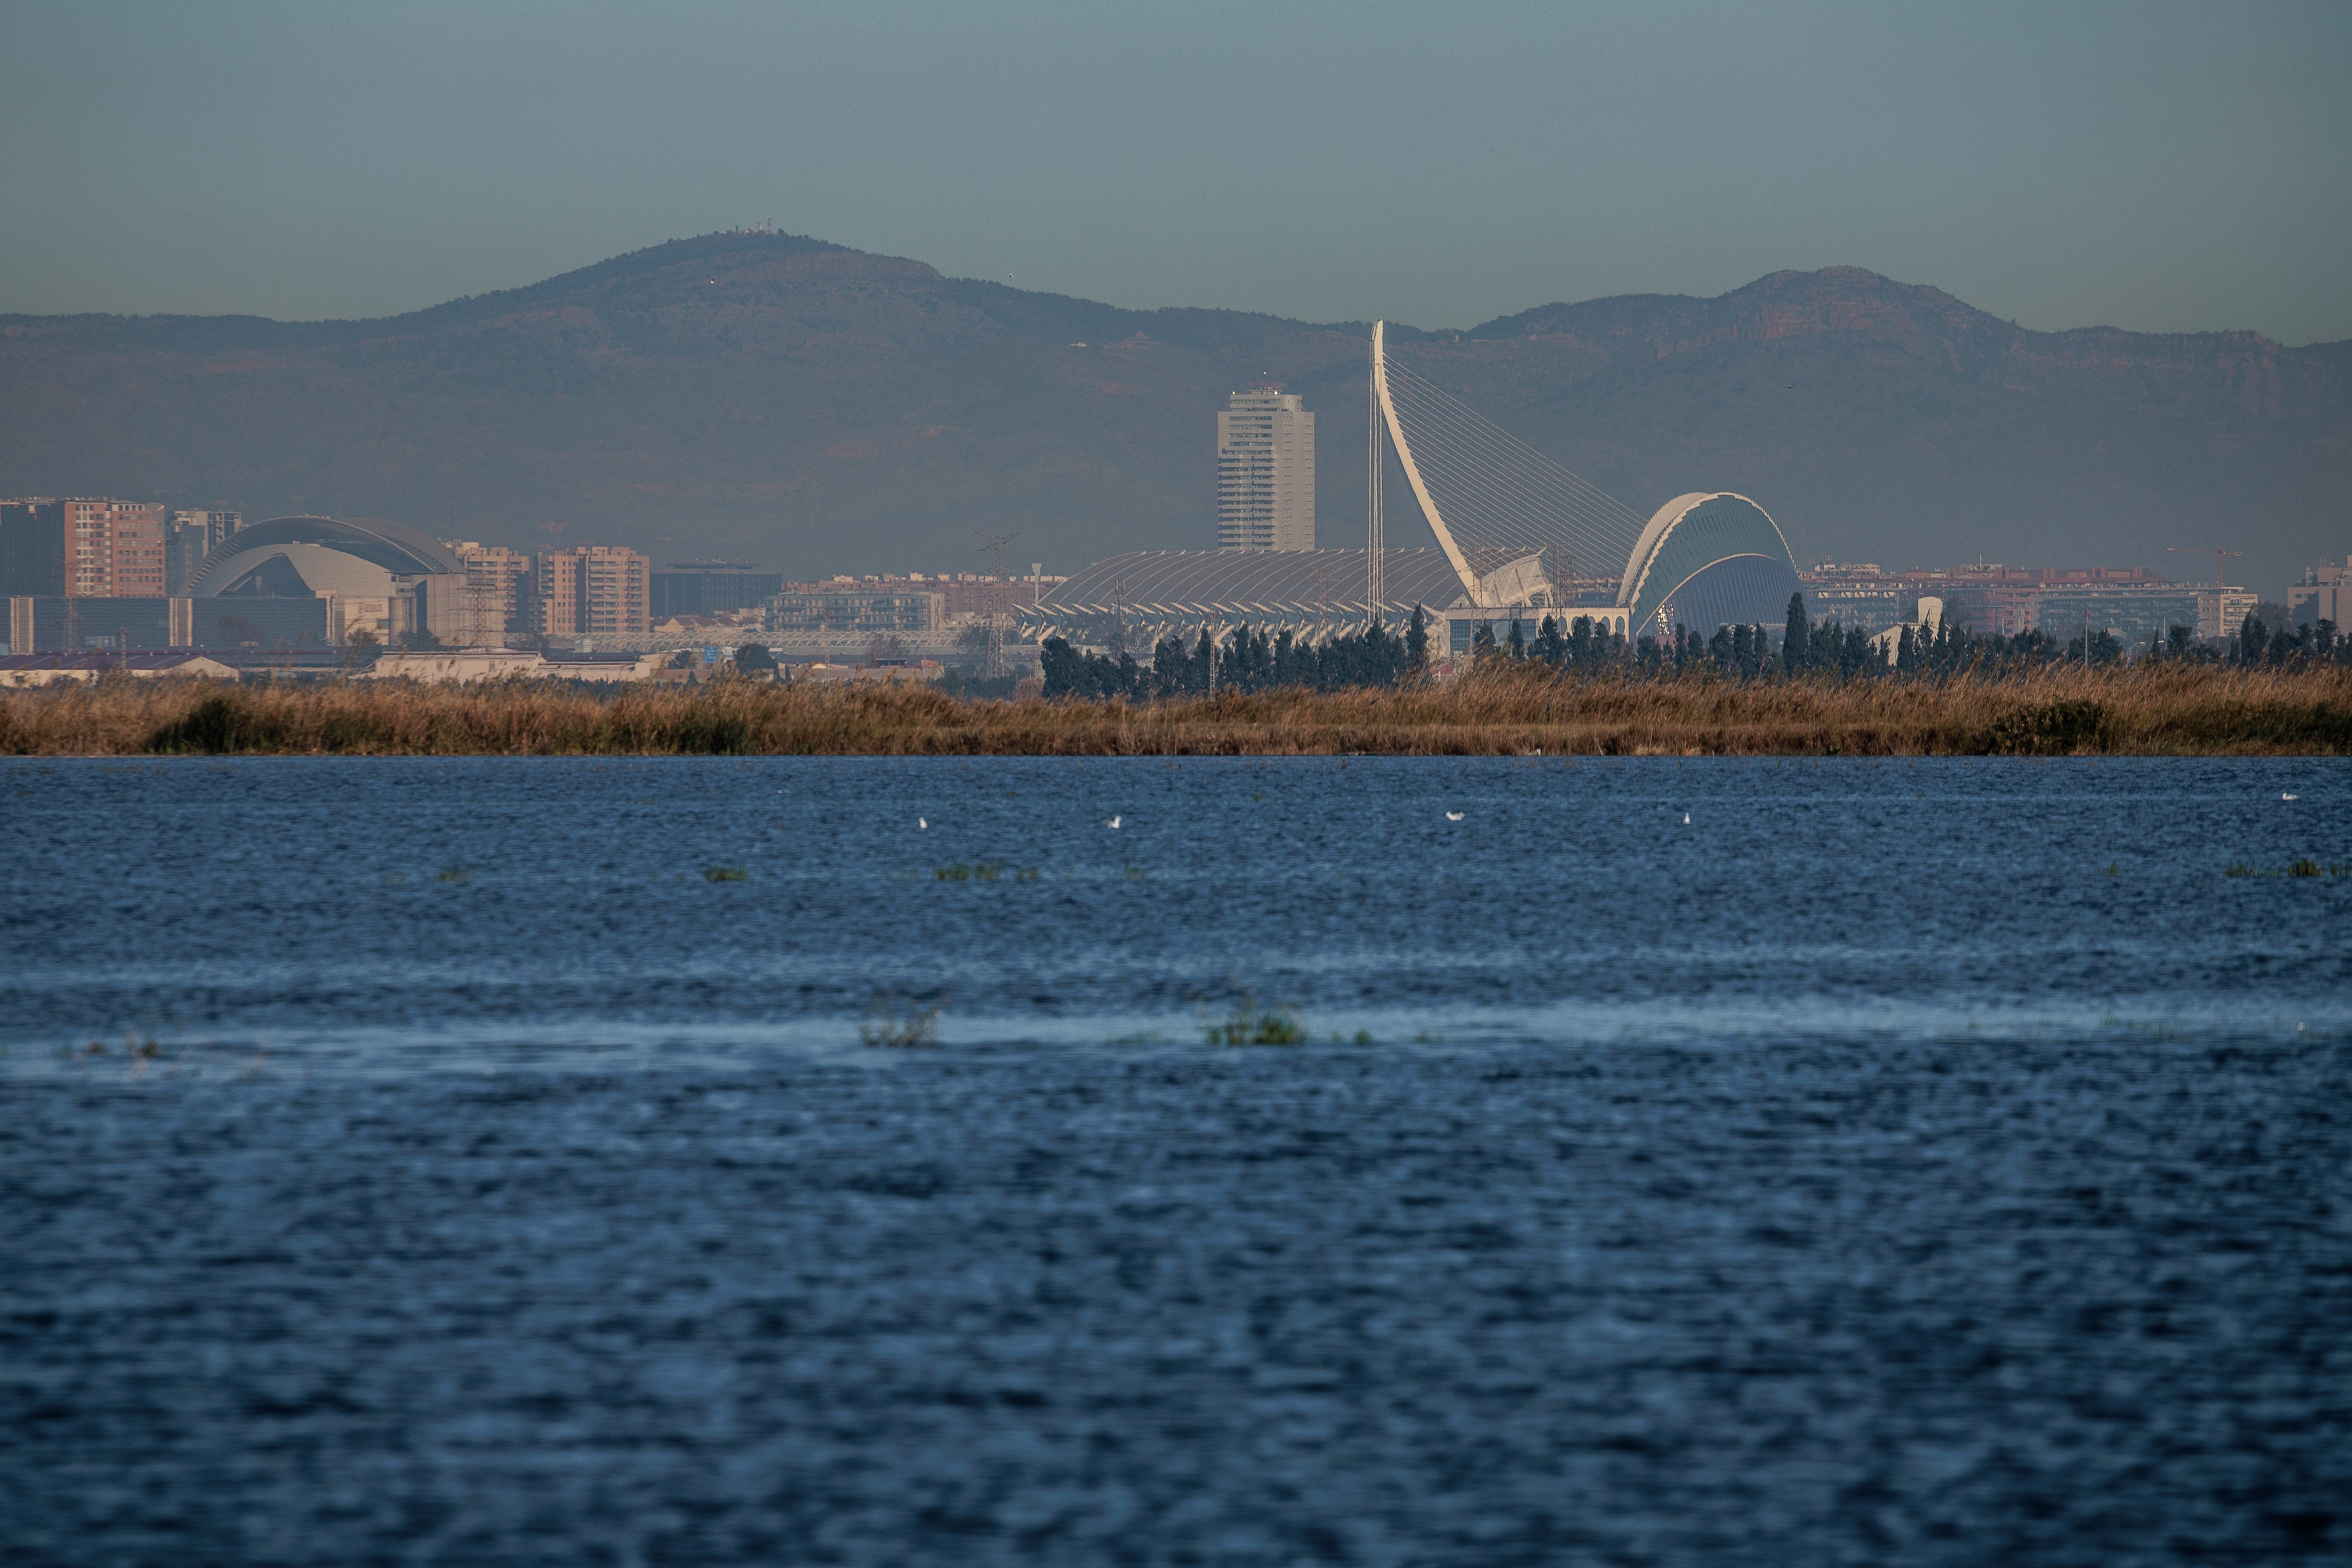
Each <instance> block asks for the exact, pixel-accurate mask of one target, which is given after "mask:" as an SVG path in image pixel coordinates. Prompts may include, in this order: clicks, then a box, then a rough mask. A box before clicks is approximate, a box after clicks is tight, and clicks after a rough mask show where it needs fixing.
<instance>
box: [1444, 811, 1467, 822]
mask: <svg viewBox="0 0 2352 1568" xmlns="http://www.w3.org/2000/svg"><path fill="white" fill-rule="evenodd" d="M1465 815H1466V814H1465V813H1464V812H1459V811H1449V812H1447V813H1446V814H1445V820H1446V821H1448V822H1459V821H1461V820H1462V818H1463V817H1464V816H1465Z"/></svg>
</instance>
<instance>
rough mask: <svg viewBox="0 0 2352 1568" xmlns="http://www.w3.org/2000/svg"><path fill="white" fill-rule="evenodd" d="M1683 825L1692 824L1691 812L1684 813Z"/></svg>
mask: <svg viewBox="0 0 2352 1568" xmlns="http://www.w3.org/2000/svg"><path fill="white" fill-rule="evenodd" d="M1683 826H1685V827H1688V826H1690V813H1689V812H1687V811H1685V812H1684V813H1683Z"/></svg>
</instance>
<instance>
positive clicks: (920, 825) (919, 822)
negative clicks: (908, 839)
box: [915, 817, 931, 832]
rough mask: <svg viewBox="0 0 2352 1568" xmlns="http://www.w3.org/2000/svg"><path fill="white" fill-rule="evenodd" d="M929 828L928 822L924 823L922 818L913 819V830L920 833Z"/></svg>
mask: <svg viewBox="0 0 2352 1568" xmlns="http://www.w3.org/2000/svg"><path fill="white" fill-rule="evenodd" d="M929 826H931V825H930V824H929V822H927V821H925V820H924V819H923V818H922V817H917V818H915V830H916V831H917V832H922V831H925V830H926V829H928V828H929Z"/></svg>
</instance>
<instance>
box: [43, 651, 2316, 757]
mask: <svg viewBox="0 0 2352 1568" xmlns="http://www.w3.org/2000/svg"><path fill="white" fill-rule="evenodd" d="M1536 752H1542V753H1543V754H1544V755H1546V756H1547V757H1550V756H1560V755H1568V756H1578V755H1582V756H1594V755H1607V756H1637V755H1661V754H1663V755H1676V756H1750V755H1811V756H1848V757H1853V756H1932V755H2020V756H2061V755H2086V754H2101V755H2166V754H2195V753H2231V754H2241V755H2285V754H2313V753H2322V754H2341V753H2344V752H2352V669H2347V668H2343V667H2339V666H2327V667H2323V668H2314V669H2308V670H2271V669H2238V668H2224V667H2214V666H2188V665H2177V664H2168V665H2142V666H2131V667H2124V668H2104V669H2092V670H2085V669H2082V668H2076V667H2072V666H2069V667H2065V668H2045V669H2042V670H2039V671H2036V672H2034V673H2032V674H2030V675H2026V676H2022V677H2019V678H2015V679H1978V678H1975V677H1970V676H1961V677H1957V678H1952V679H1873V680H1858V681H1851V682H1843V683H1841V682H1838V681H1836V680H1832V679H1812V678H1805V679H1796V680H1785V681H1769V682H1754V683H1747V684H1741V683H1731V682H1725V681H1722V680H1718V679H1712V678H1701V677H1698V676H1696V675H1694V676H1691V677H1689V678H1686V679H1670V680H1657V681H1642V680H1619V679H1574V678H1568V679H1563V678H1558V677H1555V676H1554V675H1553V674H1552V673H1551V671H1550V670H1549V669H1548V668H1543V667H1541V666H1534V667H1528V666H1511V667H1506V668H1499V669H1494V670H1490V671H1486V672H1481V673H1478V674H1475V675H1472V676H1469V677H1466V678H1465V679H1461V680H1458V681H1454V682H1452V683H1450V684H1446V685H1435V684H1428V683H1423V684H1419V685H1414V686H1411V687H1407V688H1404V689H1396V690H1359V691H1341V692H1331V693H1316V692H1309V691H1300V690H1287V691H1270V692H1260V693H1255V694H1252V695H1244V694H1240V693H1234V692H1227V693H1224V694H1223V695H1220V696H1215V697H1203V698H1190V699H1181V700H1169V701H1161V702H1150V703H1142V704H1132V703H1127V702H1081V701H1055V702H1045V701H1042V700H1035V699H1030V700H1024V701H1017V702H1015V701H993V700H990V701H977V700H958V699H956V698H952V697H950V696H948V695H946V694H945V693H942V692H940V691H938V690H935V689H929V688H878V689H833V688H820V687H814V686H811V685H805V684H803V685H793V686H757V685H752V684H750V683H748V682H744V683H737V682H727V683H722V684H717V685H713V686H709V687H695V688H677V687H662V688H657V689H636V690H628V691H625V692H623V693H622V694H620V695H618V696H606V695H598V694H595V693H593V692H586V691H580V690H574V689H563V688H560V687H554V686H551V685H547V684H535V683H531V682H526V681H520V680H518V681H508V682H498V683H488V684H483V685H475V686H463V687H454V686H451V687H427V686H414V685H408V684H405V683H402V682H397V681H331V682H324V683H320V684H316V685H299V686H298V685H290V684H289V685H286V686H255V687H243V686H237V687H226V688H224V687H222V686H220V685H219V684H217V683H214V682H207V681H177V680H155V681H148V680H133V679H107V680H101V681H99V682H96V683H94V684H92V685H89V686H79V685H76V686H70V687H65V686H60V687H48V688H41V689H31V690H24V691H6V692H0V753H15V754H18V755H41V756H130V755H138V754H142V753H152V754H159V755H226V754H239V755H268V754H304V755H319V754H342V755H357V756H390V755H447V756H478V755H512V756H605V755H761V756H813V755H832V756H846V755H867V756H986V755H998V756H1169V757H1176V756H1281V755H1321V756H1332V755H1371V754H1383V755H1398V756H1473V755H1479V756H1530V755H1533V754H1534V753H1536Z"/></svg>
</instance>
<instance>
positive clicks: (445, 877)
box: [434, 865, 474, 882]
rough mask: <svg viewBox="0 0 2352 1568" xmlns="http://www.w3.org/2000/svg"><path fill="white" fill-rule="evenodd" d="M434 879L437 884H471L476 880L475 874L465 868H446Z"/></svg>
mask: <svg viewBox="0 0 2352 1568" xmlns="http://www.w3.org/2000/svg"><path fill="white" fill-rule="evenodd" d="M473 879H474V873H473V871H472V869H471V868H468V867H465V866H458V865H451V866H444V867H442V868H441V870H440V873H439V874H438V875H436V877H435V878H434V880H435V881H436V882H470V881H472V880H473Z"/></svg>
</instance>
